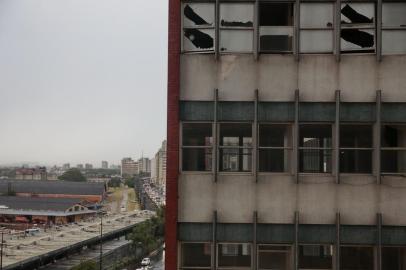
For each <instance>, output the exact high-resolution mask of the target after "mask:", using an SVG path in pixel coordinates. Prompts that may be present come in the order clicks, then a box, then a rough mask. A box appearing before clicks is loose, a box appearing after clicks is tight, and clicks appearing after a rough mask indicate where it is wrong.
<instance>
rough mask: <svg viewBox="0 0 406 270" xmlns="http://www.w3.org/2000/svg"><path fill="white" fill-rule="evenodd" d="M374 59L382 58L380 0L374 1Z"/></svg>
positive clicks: (379, 59)
mask: <svg viewBox="0 0 406 270" xmlns="http://www.w3.org/2000/svg"><path fill="white" fill-rule="evenodd" d="M376 60H377V61H381V60H382V0H377V2H376Z"/></svg>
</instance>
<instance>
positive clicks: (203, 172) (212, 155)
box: [179, 121, 215, 174]
mask: <svg viewBox="0 0 406 270" xmlns="http://www.w3.org/2000/svg"><path fill="white" fill-rule="evenodd" d="M184 124H210V125H211V133H212V141H213V142H212V144H211V146H191V145H187V146H184V145H183V126H184ZM214 131H215V130H214V123H213V122H210V121H181V122H180V131H179V142H180V143H179V170H180V172H181V173H182V174H213V173H214V166H213V165H214V154H215V153H214V152H215V145H214V135H215V134H214ZM183 149H211V159H212V164H211V170H207V171H185V170H184V169H183Z"/></svg>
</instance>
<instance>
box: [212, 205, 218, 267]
mask: <svg viewBox="0 0 406 270" xmlns="http://www.w3.org/2000/svg"><path fill="white" fill-rule="evenodd" d="M212 233H213V234H212V243H213V246H212V248H211V250H212V256H211V269H212V270H216V269H217V211H214V212H213V224H212Z"/></svg>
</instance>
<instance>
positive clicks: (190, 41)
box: [183, 28, 215, 52]
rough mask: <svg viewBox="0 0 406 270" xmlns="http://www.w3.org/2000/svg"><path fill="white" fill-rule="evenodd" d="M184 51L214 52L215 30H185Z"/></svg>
mask: <svg viewBox="0 0 406 270" xmlns="http://www.w3.org/2000/svg"><path fill="white" fill-rule="evenodd" d="M183 35H184V36H183V50H184V51H195V52H198V51H212V50H214V35H215V34H214V29H193V28H187V29H184V30H183Z"/></svg>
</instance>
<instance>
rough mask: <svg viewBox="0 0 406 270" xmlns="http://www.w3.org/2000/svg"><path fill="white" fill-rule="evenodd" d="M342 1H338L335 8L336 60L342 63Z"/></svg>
mask: <svg viewBox="0 0 406 270" xmlns="http://www.w3.org/2000/svg"><path fill="white" fill-rule="evenodd" d="M340 35H341V0H336V8H335V23H334V37H335V38H334V43H335V44H334V45H335V54H336V60H337V61H340V59H341V43H340V41H341V36H340Z"/></svg>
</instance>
